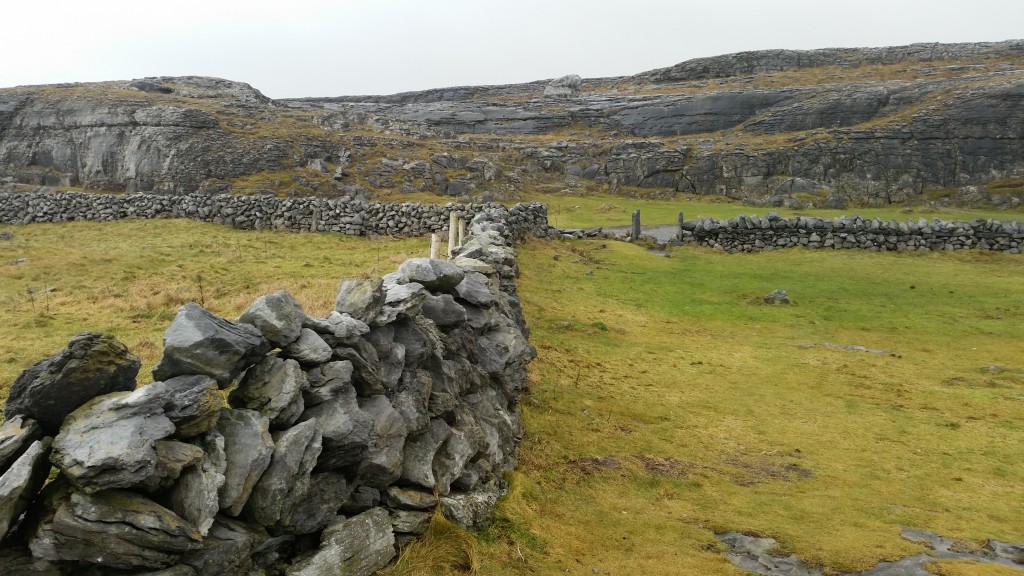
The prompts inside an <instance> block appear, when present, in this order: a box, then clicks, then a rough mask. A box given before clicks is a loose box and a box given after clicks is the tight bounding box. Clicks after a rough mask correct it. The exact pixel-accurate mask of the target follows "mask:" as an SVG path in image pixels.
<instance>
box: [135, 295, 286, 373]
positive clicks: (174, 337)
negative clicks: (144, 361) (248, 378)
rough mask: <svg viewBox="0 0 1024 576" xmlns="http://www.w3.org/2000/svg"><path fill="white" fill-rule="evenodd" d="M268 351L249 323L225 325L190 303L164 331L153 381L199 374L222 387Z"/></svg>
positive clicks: (182, 308) (226, 322)
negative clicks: (162, 354)
mask: <svg viewBox="0 0 1024 576" xmlns="http://www.w3.org/2000/svg"><path fill="white" fill-rule="evenodd" d="M269 351H270V342H269V341H267V340H266V339H265V338H264V337H263V335H262V334H260V332H259V330H257V329H256V328H255V327H253V326H252V325H251V324H235V323H234V322H229V321H227V320H225V319H223V318H220V317H218V316H215V315H214V314H211V313H210V312H208V311H207V310H205V309H203V308H202V307H201V306H199V305H198V304H195V303H192V302H190V303H188V304H185V305H184V306H182V307H181V308H180V309H179V310H178V315H177V316H175V317H174V321H173V322H172V323H171V325H170V327H169V328H167V330H166V331H165V332H164V357H163V358H162V359H161V360H160V363H159V364H157V365H156V368H154V369H153V379H154V380H165V379H168V378H173V377H175V376H180V375H183V374H202V375H206V376H209V377H211V378H213V379H214V380H216V381H217V382H218V383H219V384H220V385H221V386H222V387H224V386H227V385H228V384H230V383H231V382H232V381H233V380H234V379H235V378H237V377H238V375H239V374H241V373H242V371H243V370H245V369H246V368H248V367H249V366H251V365H253V364H254V363H256V362H257V361H259V360H260V359H261V358H262V357H263V355H264V354H266V353H267V352H269Z"/></svg>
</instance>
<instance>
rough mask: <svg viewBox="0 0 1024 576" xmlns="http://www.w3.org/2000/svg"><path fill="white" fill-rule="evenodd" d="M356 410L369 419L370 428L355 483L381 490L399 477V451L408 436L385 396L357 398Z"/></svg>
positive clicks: (400, 461) (399, 417) (400, 471)
mask: <svg viewBox="0 0 1024 576" xmlns="http://www.w3.org/2000/svg"><path fill="white" fill-rule="evenodd" d="M359 409H360V410H362V411H363V412H365V413H366V414H368V415H369V416H370V418H372V419H373V426H372V427H371V428H370V437H369V439H368V441H367V450H366V454H365V456H363V459H362V461H361V462H360V463H359V469H358V471H357V474H356V479H357V482H358V483H359V484H362V485H366V486H371V487H373V488H379V489H383V488H386V487H388V486H389V485H391V484H393V483H394V482H395V481H396V480H398V478H399V477H400V476H401V475H402V451H403V449H404V448H405V437H406V436H407V435H408V431H407V429H406V427H405V420H403V419H402V415H401V414H399V413H398V411H396V410H395V409H394V408H393V407H392V406H391V402H389V401H388V399H387V397H386V396H374V397H372V398H366V399H360V401H359Z"/></svg>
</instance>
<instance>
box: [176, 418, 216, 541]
mask: <svg viewBox="0 0 1024 576" xmlns="http://www.w3.org/2000/svg"><path fill="white" fill-rule="evenodd" d="M198 445H199V447H200V448H201V449H202V451H203V457H202V459H201V460H200V461H199V462H198V463H197V464H196V465H195V466H191V467H189V468H187V469H185V470H184V471H183V472H182V473H181V475H180V477H179V478H178V481H177V482H176V483H175V484H174V487H173V488H172V489H171V492H170V494H169V495H168V496H167V500H168V506H169V507H170V509H171V510H173V511H174V513H175V514H177V515H178V516H181V517H182V518H183V519H185V520H187V521H188V522H190V523H191V524H192V525H193V526H195V527H196V529H197V530H198V531H199V533H200V534H202V535H203V537H206V536H207V533H208V532H209V530H210V526H212V525H213V521H214V518H215V517H216V516H217V512H219V511H220V499H219V497H218V491H219V490H220V487H221V486H223V485H224V471H225V470H226V469H227V457H226V456H225V454H224V437H223V436H222V435H221V434H220V432H217V431H216V430H211V431H210V432H208V433H207V434H206V435H205V436H204V437H202V438H200V439H198Z"/></svg>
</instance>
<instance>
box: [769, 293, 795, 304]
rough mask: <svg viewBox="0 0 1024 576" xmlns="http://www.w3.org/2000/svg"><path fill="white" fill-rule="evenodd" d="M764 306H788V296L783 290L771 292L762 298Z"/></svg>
mask: <svg viewBox="0 0 1024 576" xmlns="http://www.w3.org/2000/svg"><path fill="white" fill-rule="evenodd" d="M764 303H765V304H789V294H786V291H785V290H773V291H772V292H771V293H770V294H768V295H767V296H765V297H764Z"/></svg>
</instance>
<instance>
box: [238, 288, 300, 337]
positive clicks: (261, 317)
mask: <svg viewBox="0 0 1024 576" xmlns="http://www.w3.org/2000/svg"><path fill="white" fill-rule="evenodd" d="M305 317H306V315H305V314H304V313H303V312H302V306H300V305H299V303H298V302H296V301H295V298H292V295H291V294H289V293H288V292H286V291H284V290H281V291H279V292H275V293H273V294H268V295H266V296H260V297H259V298H257V299H256V301H255V302H253V303H252V306H249V308H248V309H246V311H245V312H242V315H241V316H239V317H238V322H240V323H244V324H252V325H253V326H255V327H256V329H257V330H259V331H260V333H261V334H263V337H264V338H266V339H267V340H269V341H270V343H271V344H273V345H274V346H277V347H278V348H284V347H285V346H287V345H289V344H291V343H292V342H294V341H295V340H296V339H298V337H299V330H301V329H302V323H303V321H304V320H305Z"/></svg>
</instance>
